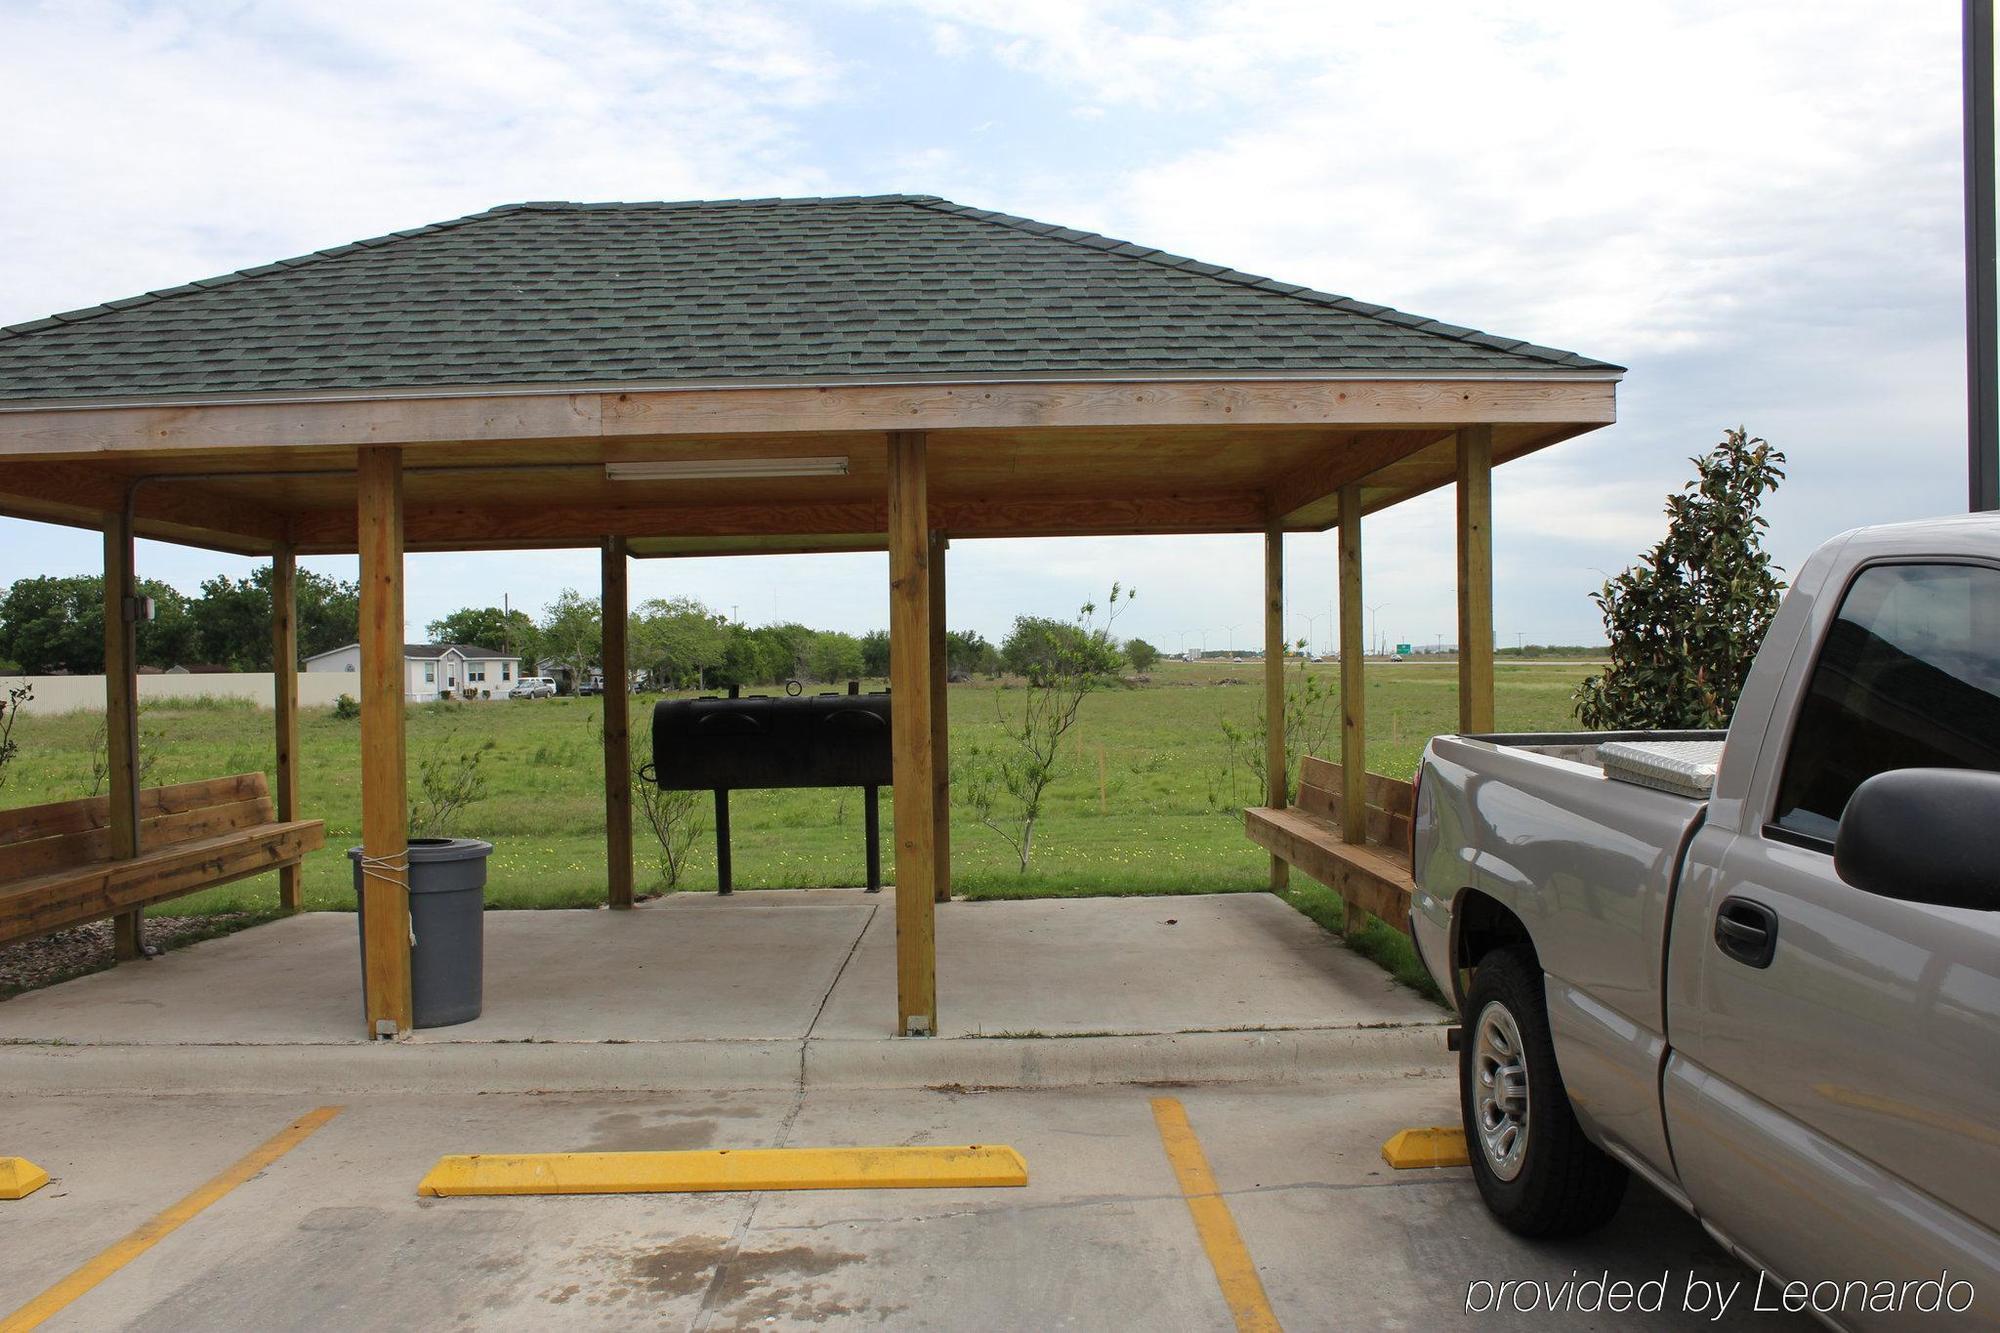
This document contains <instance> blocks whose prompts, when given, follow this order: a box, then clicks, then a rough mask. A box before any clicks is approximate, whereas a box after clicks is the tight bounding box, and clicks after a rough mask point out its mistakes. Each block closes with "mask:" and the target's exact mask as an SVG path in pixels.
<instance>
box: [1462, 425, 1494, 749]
mask: <svg viewBox="0 0 2000 1333" xmlns="http://www.w3.org/2000/svg"><path fill="white" fill-rule="evenodd" d="M1458 729H1459V730H1460V731H1461V732H1466V733H1472V734H1478V733H1481V732H1490V731H1492V730H1493V427H1491V426H1466V427H1464V428H1462V429H1461V430H1460V431H1459V432H1458Z"/></svg>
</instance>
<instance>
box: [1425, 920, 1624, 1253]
mask: <svg viewBox="0 0 2000 1333" xmlns="http://www.w3.org/2000/svg"><path fill="white" fill-rule="evenodd" d="M1465 998H1466V1004H1465V1013H1466V1016H1467V1025H1466V1029H1465V1036H1464V1039H1463V1041H1461V1042H1460V1045H1459V1053H1458V1101H1459V1112H1460V1114H1461V1115H1462V1116H1463V1118H1464V1122H1465V1147H1466V1155H1467V1157H1468V1158H1470V1160H1471V1164H1472V1178H1473V1180H1474V1181H1476V1182H1477V1183H1478V1185H1479V1193H1480V1197H1482V1198H1483V1199H1485V1201H1486V1207H1487V1209H1488V1210H1489V1211H1490V1212H1491V1213H1492V1214H1493V1216H1494V1217H1496V1218H1498V1219H1499V1221H1500V1224H1501V1225H1502V1226H1504V1227H1506V1228H1507V1229H1508V1230H1509V1231H1512V1232H1514V1233H1515V1234H1516V1235H1521V1236H1531V1237H1551V1238H1553V1237H1558V1236H1574V1235H1578V1234H1580V1233H1582V1232H1585V1231H1590V1230H1592V1229H1594V1228H1596V1227H1599V1226H1602V1225H1603V1224H1604V1223H1606V1222H1608V1221H1610V1220H1611V1215H1612V1214H1613V1213H1616V1212H1617V1211H1618V1205H1619V1203H1620V1202H1621V1201H1622V1200H1623V1199H1624V1197H1625V1182H1626V1178H1627V1172H1626V1170H1625V1168H1624V1166H1622V1165H1620V1164H1619V1163H1618V1162H1617V1161H1615V1160H1613V1159H1612V1158H1611V1157H1609V1156H1607V1155H1606V1154H1605V1153H1604V1151H1603V1150H1602V1149H1600V1148H1599V1147H1598V1146H1597V1145H1596V1144H1594V1143H1592V1142H1591V1141H1590V1140H1589V1139H1587V1138H1585V1137H1584V1134H1583V1129H1582V1127H1581V1126H1580V1125H1578V1124H1577V1121H1576V1112H1575V1111H1574V1110H1572V1109H1571V1108H1570V1104H1569V1094H1568V1092H1567V1091H1566V1090H1565V1089H1564V1088H1563V1081H1562V1071H1561V1070H1559V1069H1557V1068H1556V1052H1555V1045H1554V1043H1553V1042H1551V1041H1550V1039H1549V1015H1548V1007H1547V1004H1546V1003H1545V1001H1544V1000H1543V992H1542V971H1541V968H1539V967H1538V966H1536V964H1535V959H1534V955H1533V953H1531V952H1530V951H1529V950H1527V949H1524V948H1518V947H1517V948H1509V949H1496V950H1495V951H1493V952H1492V953H1489V954H1487V955H1486V956H1485V957H1483V958H1481V959H1480V960H1479V967H1478V969H1477V971H1475V972H1474V973H1473V978H1472V987H1471V989H1470V990H1469V991H1467V992H1466V997H1465Z"/></svg>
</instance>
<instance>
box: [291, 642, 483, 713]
mask: <svg viewBox="0 0 2000 1333" xmlns="http://www.w3.org/2000/svg"><path fill="white" fill-rule="evenodd" d="M305 669H306V670H307V671H347V672H358V671H360V670H361V645H360V644H358V643H350V644H348V645H347V646H346V647H345V648H335V649H332V650H331V651H328V652H324V653H315V654H314V655H313V656H311V657H308V658H307V659H306V660H305ZM520 678H521V659H520V658H519V657H510V656H508V655H507V654H505V653H501V652H498V651H496V650H494V649H492V648H480V647H478V646H476V645H473V644H465V643H406V644H404V645H403V697H404V698H406V699H409V700H412V701H422V700H426V699H436V698H439V697H441V696H444V695H457V694H462V693H463V692H464V691H466V690H472V691H473V692H474V693H475V695H477V696H480V697H484V696H485V695H489V694H490V695H491V696H492V697H493V698H495V699H499V698H503V697H505V695H506V693H507V691H509V690H511V689H513V688H514V682H515V681H517V680H519V679H520Z"/></svg>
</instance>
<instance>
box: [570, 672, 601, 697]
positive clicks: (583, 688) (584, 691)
mask: <svg viewBox="0 0 2000 1333" xmlns="http://www.w3.org/2000/svg"><path fill="white" fill-rule="evenodd" d="M602 693H604V681H603V678H602V677H598V676H592V677H591V678H590V679H589V680H586V681H584V682H583V684H581V685H579V686H577V687H576V694H577V697H578V698H579V699H588V698H589V697H590V696H591V695H594V694H602Z"/></svg>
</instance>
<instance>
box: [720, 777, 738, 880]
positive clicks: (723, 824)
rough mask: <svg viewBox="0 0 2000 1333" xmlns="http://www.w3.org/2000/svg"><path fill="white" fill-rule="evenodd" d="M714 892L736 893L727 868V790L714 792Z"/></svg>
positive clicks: (733, 876) (721, 788) (722, 788)
mask: <svg viewBox="0 0 2000 1333" xmlns="http://www.w3.org/2000/svg"><path fill="white" fill-rule="evenodd" d="M715 891H716V893H718V894H726V893H734V892H736V876H735V875H734V873H733V872H732V871H731V870H730V866H729V789H728V788H726V787H719V788H717V789H716V792H715Z"/></svg>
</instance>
